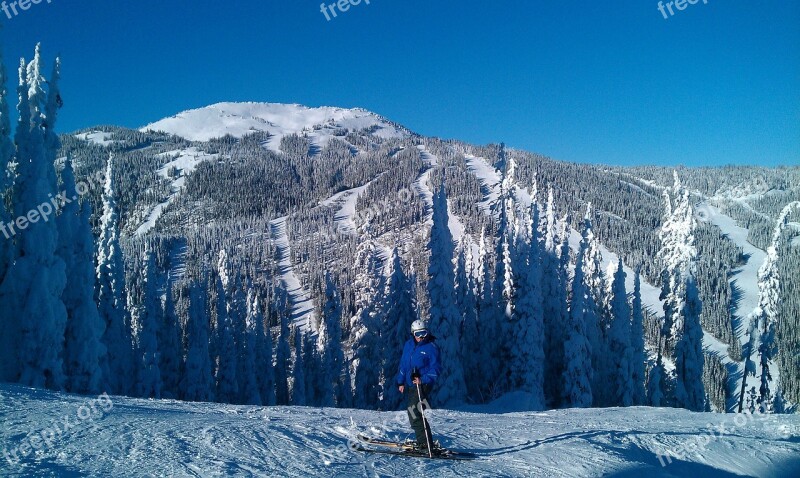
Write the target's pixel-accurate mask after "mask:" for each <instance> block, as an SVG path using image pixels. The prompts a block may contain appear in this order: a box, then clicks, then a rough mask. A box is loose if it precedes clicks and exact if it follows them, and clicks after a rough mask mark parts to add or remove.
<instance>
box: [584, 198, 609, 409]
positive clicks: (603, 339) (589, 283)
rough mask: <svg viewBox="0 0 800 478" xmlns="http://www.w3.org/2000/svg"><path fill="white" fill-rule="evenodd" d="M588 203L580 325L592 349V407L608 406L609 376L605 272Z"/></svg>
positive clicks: (585, 220)
mask: <svg viewBox="0 0 800 478" xmlns="http://www.w3.org/2000/svg"><path fill="white" fill-rule="evenodd" d="M591 218H592V204H591V203H589V204H587V205H586V214H585V216H584V219H583V232H582V242H583V243H585V244H586V247H585V248H584V247H581V251H583V252H582V253H583V260H582V261H581V264H582V267H583V274H582V276H583V281H584V290H585V291H586V292H587V293H588V294H589V295H588V298H587V300H586V302H585V303H584V307H586V314H585V315H584V319H585V320H584V324H585V326H586V337H587V339H588V340H589V344H590V345H591V346H592V370H593V371H594V375H593V376H594V378H593V380H592V395H593V397H594V405H595V406H608V405H609V404H610V398H609V395H610V393H609V391H610V390H609V387H608V383H609V380H610V379H611V377H610V376H609V371H610V370H611V365H610V363H609V361H608V357H609V352H608V337H607V335H608V322H609V320H608V318H607V314H606V310H607V308H606V307H604V305H605V304H606V291H607V290H608V286H607V285H606V277H605V272H604V271H603V256H602V253H601V252H600V243H599V241H598V240H597V238H596V237H595V235H594V229H593V226H592V219H591Z"/></svg>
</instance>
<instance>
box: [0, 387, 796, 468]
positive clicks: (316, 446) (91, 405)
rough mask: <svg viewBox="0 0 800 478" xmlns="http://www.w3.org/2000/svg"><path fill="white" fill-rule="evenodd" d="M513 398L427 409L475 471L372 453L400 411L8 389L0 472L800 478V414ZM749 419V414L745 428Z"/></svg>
mask: <svg viewBox="0 0 800 478" xmlns="http://www.w3.org/2000/svg"><path fill="white" fill-rule="evenodd" d="M518 401H519V400H518V399H517V398H515V397H513V396H509V397H504V399H503V400H500V401H498V402H496V403H493V404H489V405H485V406H480V407H471V408H466V409H463V410H432V411H430V412H429V418H430V422H431V427H432V429H433V430H434V438H435V439H438V440H439V441H440V442H441V444H442V445H443V446H447V447H450V448H453V449H458V450H465V451H470V452H474V453H476V454H478V455H480V457H479V458H478V459H477V460H475V461H470V462H447V461H441V460H436V461H428V460H422V459H415V458H404V457H390V456H384V455H370V454H366V453H363V452H358V451H353V450H351V449H349V448H348V446H349V444H350V443H352V442H354V441H355V437H356V435H357V434H366V435H369V436H376V437H382V438H384V439H393V440H404V439H405V438H406V437H407V436H408V434H409V432H408V427H407V419H406V414H405V412H404V411H398V412H373V411H367V410H354V409H334V408H309V407H252V406H236V405H221V404H212V403H191V402H178V401H173V400H140V399H131V398H126V397H118V396H101V397H93V396H78V395H69V394H63V393H55V392H47V391H42V390H35V389H29V388H24V387H19V386H15V385H8V384H0V416H2V417H3V418H2V420H3V427H2V430H0V440H1V441H0V446H2V447H3V456H2V457H0V458H2V459H1V460H0V475H2V476H9V477H16V476H19V477H27V476H37V477H64V476H141V477H156V476H171V477H189V476H203V477H214V476H219V477H223V476H263V477H276V478H277V477H299V476H303V477H378V476H436V477H456V476H470V477H504V478H515V477H527V478H533V477H543V478H556V477H565V478H578V477H593V476H615V477H640V476H648V477H679V476H680V477H733V476H754V477H764V478H766V477H776V478H778V477H792V476H798V473H800V417H798V416H797V415H778V416H776V415H772V416H750V417H745V416H733V415H724V414H710V413H691V412H687V411H685V410H679V409H655V408H644V407H634V408H627V409H623V408H608V409H601V410H598V409H588V410H586V409H570V410H553V411H548V412H542V413H534V412H513V411H509V410H508V405H509V404H513V403H516V402H518ZM740 418H741V419H740Z"/></svg>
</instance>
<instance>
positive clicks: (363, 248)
mask: <svg viewBox="0 0 800 478" xmlns="http://www.w3.org/2000/svg"><path fill="white" fill-rule="evenodd" d="M354 263H355V270H356V271H359V274H358V275H357V276H356V280H355V284H354V285H355V295H356V301H355V305H356V313H355V315H353V317H352V318H351V319H350V335H351V337H352V342H351V343H352V350H353V352H352V354H353V358H352V362H351V364H350V377H351V378H352V383H353V385H352V390H353V400H354V405H355V406H357V407H362V408H375V407H377V405H378V402H379V400H380V383H379V381H380V373H381V361H382V358H383V357H384V356H385V355H386V354H389V353H397V352H396V351H389V350H382V347H381V346H382V345H385V343H383V342H382V340H381V337H380V323H379V320H380V317H378V315H380V314H381V313H382V311H381V310H380V309H381V307H380V306H381V305H382V304H383V300H382V298H381V297H380V293H381V292H382V291H381V287H382V285H383V284H381V279H382V278H383V269H382V267H381V262H380V258H379V256H378V253H377V251H376V250H375V245H374V244H373V243H372V241H366V242H364V243H362V244H361V245H360V246H359V248H358V249H357V250H356V257H355V261H354Z"/></svg>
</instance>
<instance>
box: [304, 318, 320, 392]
mask: <svg viewBox="0 0 800 478" xmlns="http://www.w3.org/2000/svg"><path fill="white" fill-rule="evenodd" d="M303 367H304V370H305V372H304V376H305V380H306V389H305V390H306V405H308V406H317V404H318V403H319V398H318V390H317V388H316V387H317V383H318V382H317V377H316V376H315V373H316V371H318V370H319V354H317V346H316V341H315V340H314V339H313V338H312V337H311V334H303Z"/></svg>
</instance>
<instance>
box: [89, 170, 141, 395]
mask: <svg viewBox="0 0 800 478" xmlns="http://www.w3.org/2000/svg"><path fill="white" fill-rule="evenodd" d="M126 303H127V300H126V299H125V265H124V261H123V257H122V247H120V240H119V215H118V211H117V204H116V178H115V176H114V156H113V155H112V156H109V158H108V164H107V165H106V179H105V185H104V187H103V215H102V216H101V217H100V238H99V243H98V253H97V304H98V312H99V313H100V317H101V318H102V319H103V321H104V322H105V325H106V327H105V329H106V331H105V334H103V344H104V345H105V346H106V349H107V354H106V358H105V360H104V361H103V363H102V367H103V376H104V377H105V379H106V387H107V389H108V390H110V391H111V392H113V393H127V391H128V390H129V385H130V384H128V383H127V381H126V378H129V377H132V376H133V373H134V368H133V352H132V342H131V331H130V325H129V323H128V319H127V316H126V311H125V304H126Z"/></svg>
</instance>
